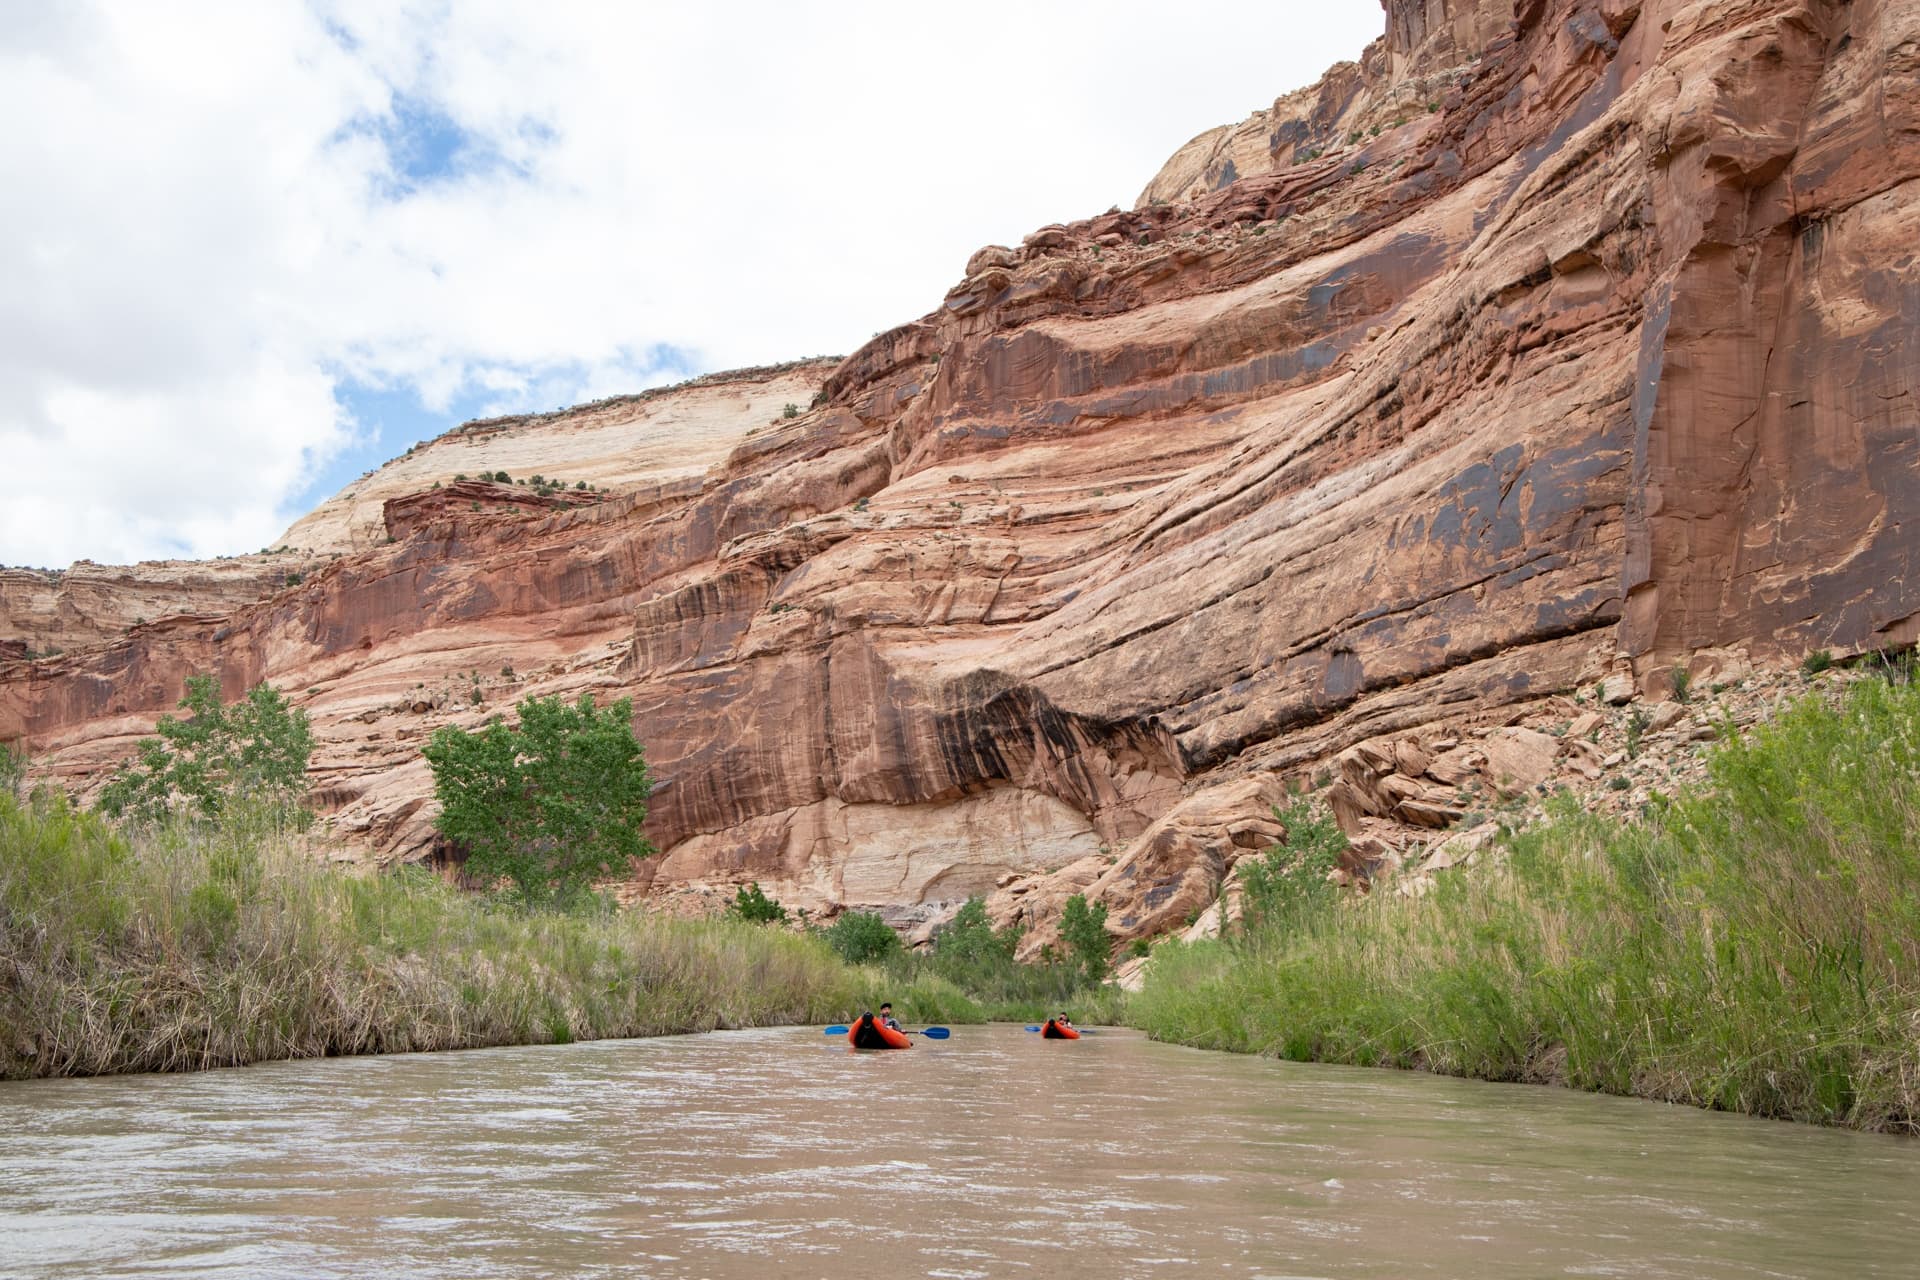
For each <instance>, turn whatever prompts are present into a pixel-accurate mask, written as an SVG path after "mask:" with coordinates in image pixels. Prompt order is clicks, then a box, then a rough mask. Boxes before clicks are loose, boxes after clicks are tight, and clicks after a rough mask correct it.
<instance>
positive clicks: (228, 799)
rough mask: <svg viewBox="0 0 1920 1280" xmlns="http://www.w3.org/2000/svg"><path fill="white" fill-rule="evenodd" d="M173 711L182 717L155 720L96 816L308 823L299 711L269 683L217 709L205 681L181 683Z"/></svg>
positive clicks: (309, 751)
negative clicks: (245, 817)
mask: <svg viewBox="0 0 1920 1280" xmlns="http://www.w3.org/2000/svg"><path fill="white" fill-rule="evenodd" d="M180 709H181V710H182V711H185V712H186V713H187V714H186V716H185V718H184V719H182V718H177V717H174V716H161V717H160V723H159V724H158V725H156V726H155V727H154V732H155V733H157V734H159V736H158V737H156V738H147V739H144V740H143V741H142V742H141V743H140V744H139V747H138V748H137V751H138V754H137V755H136V756H135V758H134V759H133V760H131V761H129V762H127V763H126V764H123V765H122V766H121V767H120V769H119V770H118V771H117V772H116V773H115V774H114V776H113V779H112V781H110V782H108V784H107V785H106V786H105V787H104V788H102V789H101V792H100V807H101V808H102V809H103V810H105V811H106V812H107V813H109V814H111V815H113V816H114V817H124V818H132V819H134V820H136V821H142V822H154V821H158V820H159V819H161V818H163V817H165V816H166V815H167V814H168V813H169V812H171V811H173V810H174V809H176V808H184V809H185V810H186V811H188V812H189V813H192V814H194V815H196V816H198V817H202V818H207V819H220V818H223V817H227V816H229V815H231V814H232V813H233V812H234V811H235V810H236V809H240V808H248V807H251V808H257V809H258V810H259V811H260V812H262V813H264V814H265V815H266V816H267V817H269V818H270V819H271V820H272V821H273V822H274V823H275V824H276V825H292V826H295V827H303V828H304V827H305V826H307V825H308V824H309V823H311V822H312V820H313V812H312V810H310V809H308V808H307V807H306V805H305V803H304V801H305V799H306V793H307V761H308V759H309V758H310V757H311V756H312V755H313V730H312V728H311V727H310V726H309V725H308V723H307V713H306V712H304V711H301V710H299V709H297V708H295V707H293V706H291V705H290V704H289V703H288V702H287V700H286V699H285V698H283V697H281V696H280V694H279V692H278V691H276V690H275V689H274V688H273V687H272V686H271V685H268V684H257V685H255V686H254V687H253V688H252V689H251V690H249V691H248V692H247V696H246V697H244V698H242V699H241V700H240V701H239V702H236V703H234V704H233V705H232V706H223V705H222V704H221V702H220V690H219V687H218V686H217V685H216V684H215V683H214V679H213V677H212V676H189V677H187V688H186V693H185V695H184V696H182V697H181V699H180Z"/></svg>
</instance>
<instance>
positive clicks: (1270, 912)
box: [1240, 800, 1347, 929]
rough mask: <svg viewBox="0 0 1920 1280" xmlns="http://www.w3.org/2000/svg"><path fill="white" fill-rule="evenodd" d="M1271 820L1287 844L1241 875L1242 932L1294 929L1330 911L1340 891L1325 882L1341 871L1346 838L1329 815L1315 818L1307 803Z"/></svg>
mask: <svg viewBox="0 0 1920 1280" xmlns="http://www.w3.org/2000/svg"><path fill="white" fill-rule="evenodd" d="M1274 817H1276V818H1278V819H1279V820H1280V824H1281V826H1283V827H1284V828H1286V832H1287V838H1286V843H1285V844H1279V845H1274V846H1273V847H1271V848H1269V849H1268V850H1267V851H1266V852H1265V853H1263V854H1262V855H1261V856H1260V857H1258V858H1255V859H1253V860H1252V861H1250V862H1248V863H1247V865H1246V867H1245V869H1244V870H1243V871H1241V873H1240V876H1241V889H1242V894H1243V896H1242V898H1241V920H1242V923H1243V927H1245V928H1248V929H1254V928H1262V927H1265V928H1274V929H1290V928H1298V927H1301V926H1302V925H1304V924H1307V923H1309V922H1311V921H1313V920H1316V919H1318V918H1319V917H1321V916H1322V915H1324V914H1325V913H1326V912H1328V911H1331V910H1332V909H1333V907H1334V905H1335V903H1336V902H1338V900H1339V895H1340V890H1339V889H1338V888H1337V887H1335V885H1334V884H1333V882H1332V881H1331V880H1329V879H1328V878H1327V877H1328V876H1329V875H1330V874H1331V873H1332V871H1333V869H1334V868H1335V867H1337V866H1339V865H1340V855H1341V854H1343V853H1345V852H1346V850H1347V837H1346V835H1345V834H1344V833H1342V832H1341V830H1340V827H1339V824H1338V823H1336V822H1335V821H1334V820H1333V816H1332V815H1331V814H1330V813H1326V812H1319V813H1316V812H1315V810H1314V806H1313V805H1312V804H1311V802H1309V801H1306V800H1299V801H1295V802H1294V804H1293V805H1292V806H1290V807H1289V808H1288V809H1286V810H1285V811H1284V812H1283V811H1281V810H1278V809H1276V810H1275V811H1274Z"/></svg>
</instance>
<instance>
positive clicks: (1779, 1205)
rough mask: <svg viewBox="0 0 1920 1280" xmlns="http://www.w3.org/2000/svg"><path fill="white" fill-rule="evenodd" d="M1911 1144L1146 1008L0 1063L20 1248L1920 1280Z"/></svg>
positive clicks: (1919, 1206)
mask: <svg viewBox="0 0 1920 1280" xmlns="http://www.w3.org/2000/svg"><path fill="white" fill-rule="evenodd" d="M1917 1259H1920V1143H1914V1142H1911V1141H1905V1140H1900V1139H1893V1138H1885V1137H1873V1136H1866V1135H1860V1134H1850V1133H1840V1132H1833V1131H1826V1130H1817V1129H1811V1128H1803V1127H1798V1126H1792V1125H1786V1124H1777V1123H1771V1122H1767V1121H1757V1120H1749V1119H1743V1118H1740V1117H1734V1116H1722V1115H1710V1114H1706V1113H1701V1112H1696V1111H1690V1110H1686V1109H1681V1108H1672V1107H1662V1106H1656V1105H1653V1104H1649V1103H1641V1102H1633V1101H1627V1100H1623V1099H1614V1098H1596V1097H1588V1096H1585V1095H1581V1094H1574V1093H1568V1092H1565V1091H1561V1090H1552V1089H1532V1088H1523V1087H1516V1086H1508V1085H1483V1084H1476V1083H1472V1082H1467V1081H1457V1080H1444V1079H1438V1078H1434V1077H1427V1076H1418V1075H1404V1074H1398V1073H1387V1072H1368V1071H1358V1070H1349V1069H1343V1068H1337V1067H1306V1066H1295V1065H1291V1064H1285V1063H1274V1062H1265V1061H1260V1060H1257V1059H1248V1058H1236V1057H1229V1056H1226V1055H1222V1054H1206V1053H1198V1052H1194V1051H1191V1050H1185V1049H1177V1048H1173V1047H1170V1046H1166V1045H1157V1044H1151V1043H1149V1042H1147V1041H1146V1040H1144V1039H1141V1038H1139V1037H1138V1036H1134V1035H1131V1034H1128V1033H1124V1032H1113V1033H1107V1034H1104V1035H1101V1036H1099V1037H1098V1038H1093V1039H1088V1040H1083V1041H1080V1042H1078V1043H1071V1042H1043V1041H1041V1040H1040V1039H1039V1038H1038V1037H1035V1036H1031V1035H1026V1034H1024V1033H1022V1032H1021V1031H1020V1030H1019V1029H1018V1028H1015V1027H991V1028H979V1027H960V1028H956V1029H955V1031H954V1035H953V1038H952V1039H951V1040H948V1041H945V1042H929V1041H922V1042H920V1044H919V1046H918V1047H917V1048H915V1049H914V1050H913V1051H912V1052H910V1053H867V1054H853V1053H849V1052H848V1051H847V1050H846V1049H845V1048H844V1045H843V1044H840V1043H838V1042H835V1041H828V1040H826V1039H825V1038H824V1037H822V1036H821V1035H820V1034H819V1032H818V1031H817V1030H816V1031H806V1030H777V1031H746V1032H732V1033H725V1034H718V1035H707V1036H684V1037H674V1038H669V1039H661V1040H633V1041H607V1042H602V1043H599V1044H584V1045H569V1046H564V1047H542V1048H526V1049H489V1050H481V1051H476V1052H470V1053H453V1054H436V1055H414V1056H404V1057H390V1058H351V1059H334V1060H329V1061H318V1062H303V1063H276V1064H272V1065H268V1066H261V1067H250V1068H243V1069H239V1070H232V1071H216V1072H207V1073H203V1074H199V1075H191V1076H135V1077H122V1078H117V1079H108V1080H78V1081H34V1082H29V1083H20V1084H0V1275H5V1276H8V1277H13V1276H22V1277H42V1276H170V1277H171V1276H233V1277H239V1276H247V1277H253V1276H288V1277H292V1276H301V1277H305V1276H373V1275H389V1274H390V1275H396V1276H445V1277H492V1276H634V1277H718V1278H724V1277H734V1276H754V1277H762V1276H770V1275H777V1276H830V1277H860V1276H888V1277H893V1276H901V1275H928V1276H941V1277H965V1276H995V1277H998V1276H1008V1275H1046V1276H1098V1277H1101V1280H1119V1278H1121V1277H1129V1276H1155V1277H1158V1276H1189V1275H1196V1276H1197V1275H1205V1276H1243V1277H1310V1276H1328V1277H1350V1276H1381V1277H1407V1276H1443V1277H1504V1276H1514V1277H1538V1276H1562V1275H1565V1276H1633V1277H1636V1278H1640V1277H1662V1276H1670V1277H1687V1278H1689V1280H1691V1278H1693V1277H1717V1276H1796V1277H1811V1276H1849V1277H1859V1276H1913V1275H1915V1274H1920V1262H1917V1261H1916V1260H1917Z"/></svg>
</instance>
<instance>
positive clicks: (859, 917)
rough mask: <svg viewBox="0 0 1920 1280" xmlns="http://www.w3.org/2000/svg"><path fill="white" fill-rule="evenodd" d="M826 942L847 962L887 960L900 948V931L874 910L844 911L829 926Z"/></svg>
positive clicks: (861, 962) (867, 962)
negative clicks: (894, 928)
mask: <svg viewBox="0 0 1920 1280" xmlns="http://www.w3.org/2000/svg"><path fill="white" fill-rule="evenodd" d="M823 936H825V938H826V940H827V945H828V946H830V947H832V948H833V949H834V952H835V953H836V954H837V955H839V957H840V958H841V959H842V960H845V961H846V962H847V963H848V964H869V963H871V962H873V961H876V960H884V959H886V958H887V957H888V956H890V955H893V954H894V953H895V952H897V951H899V950H900V935H899V934H897V933H895V932H894V931H893V930H892V929H891V928H890V927H888V925H887V922H886V921H885V920H882V919H881V918H880V917H879V915H878V914H876V913H875V912H872V911H843V912H841V914H840V918H839V919H838V920H835V921H834V922H833V923H832V924H831V925H829V926H827V929H826V931H825V934H824V935H823Z"/></svg>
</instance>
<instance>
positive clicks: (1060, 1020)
mask: <svg viewBox="0 0 1920 1280" xmlns="http://www.w3.org/2000/svg"><path fill="white" fill-rule="evenodd" d="M1040 1038H1041V1039H1043V1040H1078V1039H1079V1038H1080V1033H1079V1032H1078V1031H1075V1030H1074V1029H1073V1019H1072V1018H1069V1017H1068V1016H1067V1015H1066V1014H1064V1013H1063V1014H1060V1015H1058V1016H1057V1017H1052V1018H1048V1019H1047V1025H1046V1026H1044V1027H1042V1028H1041V1029H1040Z"/></svg>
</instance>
